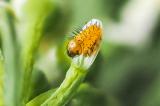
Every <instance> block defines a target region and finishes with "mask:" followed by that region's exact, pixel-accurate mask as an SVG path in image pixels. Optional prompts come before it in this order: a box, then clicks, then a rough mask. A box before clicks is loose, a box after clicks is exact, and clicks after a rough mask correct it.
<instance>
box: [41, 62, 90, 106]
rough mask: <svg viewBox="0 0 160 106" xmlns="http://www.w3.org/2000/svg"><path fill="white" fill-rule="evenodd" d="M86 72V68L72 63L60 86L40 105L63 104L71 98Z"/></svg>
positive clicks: (56, 105)
mask: <svg viewBox="0 0 160 106" xmlns="http://www.w3.org/2000/svg"><path fill="white" fill-rule="evenodd" d="M86 74H87V71H86V70H84V69H82V68H80V67H77V66H75V65H74V64H72V65H71V67H70V68H69V70H68V72H67V74H66V77H65V79H64V81H63V82H62V84H61V85H60V87H59V88H58V89H57V90H56V92H55V93H53V94H52V95H51V97H50V98H48V99H47V100H46V101H45V102H44V103H43V104H42V106H52V105H53V104H54V106H63V105H65V104H66V103H67V102H68V101H69V100H70V99H71V98H72V96H73V95H74V93H75V92H76V90H77V88H78V87H79V85H80V84H81V82H82V81H83V80H84V78H85V76H86Z"/></svg>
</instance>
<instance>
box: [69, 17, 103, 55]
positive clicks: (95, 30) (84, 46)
mask: <svg viewBox="0 0 160 106" xmlns="http://www.w3.org/2000/svg"><path fill="white" fill-rule="evenodd" d="M101 39H102V24H101V22H100V21H99V20H97V19H92V20H91V21H89V22H88V23H87V24H86V25H85V26H84V27H83V28H82V30H81V31H80V32H79V33H78V34H76V35H75V36H74V37H73V39H72V40H70V41H69V43H68V49H67V53H68V55H69V56H70V57H74V56H76V55H81V54H82V55H84V56H91V55H92V54H93V53H94V52H95V51H96V49H98V48H99V45H100V41H101Z"/></svg>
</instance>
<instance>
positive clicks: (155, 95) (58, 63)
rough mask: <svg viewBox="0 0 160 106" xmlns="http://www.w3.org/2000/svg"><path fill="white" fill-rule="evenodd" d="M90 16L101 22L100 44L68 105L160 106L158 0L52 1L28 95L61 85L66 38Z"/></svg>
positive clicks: (66, 61)
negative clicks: (53, 6) (101, 39)
mask: <svg viewBox="0 0 160 106" xmlns="http://www.w3.org/2000/svg"><path fill="white" fill-rule="evenodd" d="M92 18H97V19H100V20H101V21H102V23H103V43H102V47H101V50H100V53H99V54H98V56H97V58H96V60H95V62H94V64H93V66H92V67H91V68H90V72H89V73H88V75H87V77H86V79H85V81H84V84H82V85H81V86H80V88H79V89H78V91H77V94H76V95H75V96H74V98H73V99H72V100H71V101H70V103H69V104H68V105H67V106H160V0H55V10H54V12H53V15H51V16H49V17H48V21H47V22H46V27H45V30H44V35H43V39H42V40H41V44H40V47H39V51H38V55H37V57H36V63H35V65H34V71H33V80H32V86H33V87H32V88H33V91H32V93H31V94H32V95H31V98H30V99H32V98H34V97H35V96H36V95H39V94H40V93H42V92H45V91H46V90H48V89H50V88H53V87H55V88H56V87H58V86H59V85H60V83H61V82H62V81H63V79H64V77H65V73H66V70H67V69H68V68H69V66H70V58H69V57H68V56H67V55H66V43H67V42H66V41H67V39H68V37H69V36H70V35H71V32H72V31H73V30H74V29H75V28H78V27H79V26H83V25H84V24H85V23H86V22H87V21H89V20H91V19H92ZM0 93H1V92H0Z"/></svg>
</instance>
